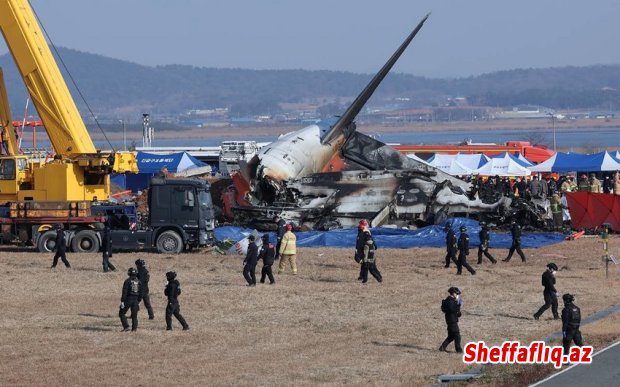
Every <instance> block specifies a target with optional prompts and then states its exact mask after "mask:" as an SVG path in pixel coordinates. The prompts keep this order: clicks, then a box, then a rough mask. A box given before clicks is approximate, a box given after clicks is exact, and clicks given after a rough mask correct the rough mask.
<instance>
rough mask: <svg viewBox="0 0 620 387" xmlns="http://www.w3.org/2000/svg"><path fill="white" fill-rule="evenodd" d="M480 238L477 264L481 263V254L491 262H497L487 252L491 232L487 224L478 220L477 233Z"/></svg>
mask: <svg viewBox="0 0 620 387" xmlns="http://www.w3.org/2000/svg"><path fill="white" fill-rule="evenodd" d="M478 237H479V238H480V245H479V246H478V265H481V264H482V255H483V254H484V256H485V257H487V258H488V259H489V261H491V263H494V264H495V263H497V260H496V259H495V258H493V256H492V255H491V253H489V244H490V242H491V233H489V225H488V224H487V223H486V222H480V232H479V233H478Z"/></svg>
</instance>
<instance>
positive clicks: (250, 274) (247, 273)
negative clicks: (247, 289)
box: [243, 235, 258, 286]
mask: <svg viewBox="0 0 620 387" xmlns="http://www.w3.org/2000/svg"><path fill="white" fill-rule="evenodd" d="M248 240H249V241H250V243H249V244H248V251H247V253H246V254H245V259H244V260H243V277H244V278H245V280H246V281H247V282H248V286H256V263H257V262H258V246H256V242H255V241H256V237H255V236H254V235H250V236H249V237H248Z"/></svg>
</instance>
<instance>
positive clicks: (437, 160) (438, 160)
mask: <svg viewBox="0 0 620 387" xmlns="http://www.w3.org/2000/svg"><path fill="white" fill-rule="evenodd" d="M456 156H458V155H446V154H440V153H436V154H435V155H434V156H433V157H432V158H430V159H429V160H428V164H429V165H431V166H433V167H435V168H437V169H440V170H442V171H443V172H445V173H447V174H449V175H452V176H456V175H471V174H472V173H473V170H474V169H475V168H468V167H467V166H465V165H463V164H462V163H461V162H459V161H458V160H457V157H456Z"/></svg>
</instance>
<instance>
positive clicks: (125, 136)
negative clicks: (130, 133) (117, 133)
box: [118, 120, 127, 150]
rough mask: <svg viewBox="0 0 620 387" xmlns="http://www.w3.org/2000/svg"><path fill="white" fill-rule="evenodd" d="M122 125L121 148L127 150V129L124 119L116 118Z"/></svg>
mask: <svg viewBox="0 0 620 387" xmlns="http://www.w3.org/2000/svg"><path fill="white" fill-rule="evenodd" d="M118 122H120V123H121V125H123V150H127V131H126V130H125V120H118Z"/></svg>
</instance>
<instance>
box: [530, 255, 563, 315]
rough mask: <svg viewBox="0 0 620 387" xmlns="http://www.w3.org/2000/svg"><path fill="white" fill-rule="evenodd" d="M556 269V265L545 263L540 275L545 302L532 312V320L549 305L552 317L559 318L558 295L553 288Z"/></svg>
mask: <svg viewBox="0 0 620 387" xmlns="http://www.w3.org/2000/svg"><path fill="white" fill-rule="evenodd" d="M557 271H558V266H557V265H556V264H555V263H553V262H551V263H549V264H548V265H547V270H545V272H544V273H543V275H542V286H544V287H545V289H544V290H543V297H544V299H545V304H544V305H543V306H541V307H540V309H538V312H536V313H534V320H538V319H539V318H540V316H541V315H542V314H543V313H544V312H545V310H547V309H549V307H551V312H553V318H554V319H555V320H557V319H559V318H560V316H559V315H558V295H557V290H555V273H556V272H557Z"/></svg>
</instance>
